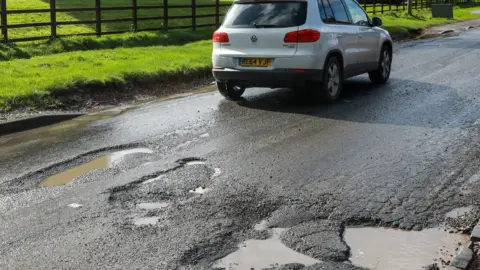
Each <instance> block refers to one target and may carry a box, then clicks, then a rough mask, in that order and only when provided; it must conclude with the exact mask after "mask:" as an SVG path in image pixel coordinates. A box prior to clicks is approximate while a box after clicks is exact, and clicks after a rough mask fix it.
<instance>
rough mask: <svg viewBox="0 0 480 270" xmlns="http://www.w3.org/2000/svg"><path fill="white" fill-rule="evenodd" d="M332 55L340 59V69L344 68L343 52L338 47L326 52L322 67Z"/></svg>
mask: <svg viewBox="0 0 480 270" xmlns="http://www.w3.org/2000/svg"><path fill="white" fill-rule="evenodd" d="M332 56H335V57H337V59H338V61H340V65H341V66H342V69H345V61H344V59H343V54H342V52H341V51H340V50H339V49H333V50H330V51H329V52H328V53H327V56H326V57H325V61H324V63H323V68H325V65H326V64H327V61H328V59H330V57H332Z"/></svg>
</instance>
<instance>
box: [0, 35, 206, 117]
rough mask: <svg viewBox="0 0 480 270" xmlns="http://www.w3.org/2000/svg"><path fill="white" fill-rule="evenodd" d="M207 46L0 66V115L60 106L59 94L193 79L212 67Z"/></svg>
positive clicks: (97, 53) (122, 51)
mask: <svg viewBox="0 0 480 270" xmlns="http://www.w3.org/2000/svg"><path fill="white" fill-rule="evenodd" d="M210 50H211V42H210V41H199V42H194V43H190V44H187V45H184V46H168V47H166V46H153V47H147V48H142V49H138V48H117V49H113V50H97V51H87V52H70V53H61V54H55V55H49V56H42V57H34V58H31V59H21V60H14V61H4V62H0V70H2V72H3V74H2V76H1V77H0V111H8V110H10V109H12V108H17V107H24V106H27V107H33V108H39V109H44V108H53V107H61V105H62V104H60V103H59V99H60V98H61V97H62V96H65V95H70V94H74V93H78V92H82V91H88V90H96V91H101V89H105V88H109V89H114V90H115V89H117V88H122V87H123V86H125V85H126V84H141V83H147V82H151V81H155V82H165V81H168V80H170V79H171V78H174V77H179V76H187V77H188V76H193V75H195V74H198V73H203V72H205V71H207V70H208V69H209V68H210V66H211V64H210V62H211V60H210V59H211V56H210V55H211V52H210Z"/></svg>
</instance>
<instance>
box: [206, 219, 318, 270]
mask: <svg viewBox="0 0 480 270" xmlns="http://www.w3.org/2000/svg"><path fill="white" fill-rule="evenodd" d="M283 231H285V229H280V228H276V229H272V237H270V238H268V239H265V240H254V239H251V240H247V241H245V242H243V243H242V244H240V246H239V249H238V250H237V251H235V252H233V253H231V254H229V255H228V256H226V257H224V258H222V259H220V260H218V261H217V262H216V263H215V265H214V267H218V268H225V269H232V270H250V269H264V268H269V267H272V266H275V265H283V264H288V263H301V264H303V265H312V264H315V263H319V262H320V261H318V260H316V259H314V258H311V257H308V256H306V255H303V254H301V253H298V252H296V251H294V250H292V249H289V248H288V247H287V246H285V245H284V244H283V243H282V242H281V241H280V234H281V233H282V232H283Z"/></svg>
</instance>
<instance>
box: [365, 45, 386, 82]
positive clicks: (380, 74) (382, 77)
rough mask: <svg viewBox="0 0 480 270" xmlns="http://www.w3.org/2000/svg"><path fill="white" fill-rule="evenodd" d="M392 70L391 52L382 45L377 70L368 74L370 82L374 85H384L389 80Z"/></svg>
mask: <svg viewBox="0 0 480 270" xmlns="http://www.w3.org/2000/svg"><path fill="white" fill-rule="evenodd" d="M391 69H392V52H391V50H390V49H389V47H388V46H386V45H384V46H383V47H382V51H381V52H380V62H379V63H378V69H377V70H375V71H372V72H370V73H368V76H369V77H370V81H372V83H374V84H386V83H387V81H388V79H389V78H390V71H391Z"/></svg>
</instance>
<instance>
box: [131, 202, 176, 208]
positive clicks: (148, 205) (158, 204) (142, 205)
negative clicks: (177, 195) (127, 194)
mask: <svg viewBox="0 0 480 270" xmlns="http://www.w3.org/2000/svg"><path fill="white" fill-rule="evenodd" d="M169 205H170V204H169V203H168V202H152V203H139V204H137V207H138V208H140V209H143V210H154V209H161V208H165V207H168V206H169Z"/></svg>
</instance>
